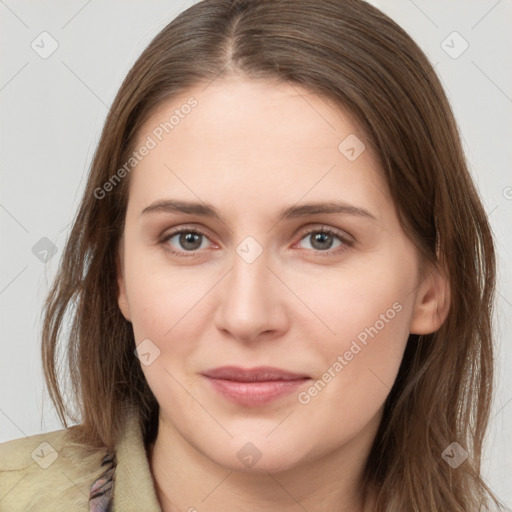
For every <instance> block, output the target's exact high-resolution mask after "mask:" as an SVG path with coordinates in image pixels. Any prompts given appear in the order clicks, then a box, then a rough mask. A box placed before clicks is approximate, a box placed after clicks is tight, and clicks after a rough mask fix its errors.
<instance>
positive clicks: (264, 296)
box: [214, 251, 291, 342]
mask: <svg viewBox="0 0 512 512" xmlns="http://www.w3.org/2000/svg"><path fill="white" fill-rule="evenodd" d="M271 266H274V267H275V265H272V262H271V261H270V258H269V257H268V254H267V253H266V251H263V252H262V254H261V255H260V256H259V257H258V258H256V259H255V260H254V261H252V262H250V260H246V259H244V258H243V257H241V256H240V255H239V254H238V253H236V254H234V257H233V258H232V267H231V269H230V270H229V272H228V273H227V275H226V276H225V278H224V279H223V280H222V282H221V283H219V284H220V286H218V287H217V290H216V294H217V296H216V297H215V299H216V304H218V306H217V308H216V311H215V317H214V318H215V325H216V327H217V328H218V329H219V330H221V331H223V332H224V334H225V335H229V336H231V337H232V338H233V339H236V340H238V341H243V342H250V341H255V340H259V339H269V338H272V339H273V338H276V337H278V336H282V334H283V333H284V332H285V331H286V329H287V328H288V322H289V319H288V315H287V314H286V307H285V302H286V300H287V299H286V294H287V293H288V295H291V294H290V292H289V290H288V289H287V288H286V286H285V285H284V284H283V282H282V281H281V280H280V279H279V278H278V277H277V274H278V272H276V270H275V269H273V268H270V267H271Z"/></svg>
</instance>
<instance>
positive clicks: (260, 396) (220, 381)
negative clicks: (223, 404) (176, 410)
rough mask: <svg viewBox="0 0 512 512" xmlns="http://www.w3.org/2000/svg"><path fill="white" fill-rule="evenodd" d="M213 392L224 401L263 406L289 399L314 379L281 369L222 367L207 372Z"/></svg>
mask: <svg viewBox="0 0 512 512" xmlns="http://www.w3.org/2000/svg"><path fill="white" fill-rule="evenodd" d="M202 375H203V376H204V377H205V378H206V379H208V381H209V383H210V385H211V388H212V389H213V390H214V391H216V392H217V393H219V394H220V395H221V396H222V397H223V398H225V399H227V400H229V401H231V402H234V403H237V404H239V405H245V406H261V405H265V404H268V403H270V402H272V401H274V400H277V399H278V398H280V397H282V396H284V395H288V394H290V393H292V392H294V391H297V389H298V388H300V387H301V386H303V385H304V384H305V383H306V382H308V381H310V380H311V378H310V377H309V376H308V375H305V374H300V373H294V372H290V371H288V370H283V369H280V368H274V367H269V366H260V367H257V368H248V369H246V368H240V367H236V366H223V367H220V368H214V369H210V370H207V371H205V372H204V373H202Z"/></svg>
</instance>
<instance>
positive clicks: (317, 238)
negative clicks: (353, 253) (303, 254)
mask: <svg viewBox="0 0 512 512" xmlns="http://www.w3.org/2000/svg"><path fill="white" fill-rule="evenodd" d="M335 239H338V241H339V243H338V245H335V246H334V248H333V244H334V243H335ZM302 240H310V242H309V244H310V246H311V248H306V249H307V250H310V251H313V252H317V253H322V255H327V256H330V255H331V254H334V253H339V252H342V251H345V250H346V249H347V248H348V247H351V246H353V245H354V242H353V241H352V240H349V239H348V238H347V237H345V236H342V235H341V234H340V233H338V232H337V231H335V230H333V229H330V228H325V227H322V228H320V229H319V228H315V229H310V230H309V231H307V232H306V233H303V237H302V239H301V241H302Z"/></svg>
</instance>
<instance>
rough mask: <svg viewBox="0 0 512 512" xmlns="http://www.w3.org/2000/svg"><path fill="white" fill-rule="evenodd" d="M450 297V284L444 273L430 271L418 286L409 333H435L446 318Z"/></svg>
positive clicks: (434, 270) (435, 270) (436, 270)
mask: <svg viewBox="0 0 512 512" xmlns="http://www.w3.org/2000/svg"><path fill="white" fill-rule="evenodd" d="M450 297H451V294H450V284H449V280H448V276H447V275H446V273H445V272H442V271H441V270H438V269H430V270H429V271H428V273H427V275H426V277H424V278H423V280H422V282H421V284H420V286H419V291H418V294H417V296H416V303H415V306H414V313H413V316H412V320H411V325H410V327H409V331H410V333H411V334H430V333H433V332H435V331H437V330H438V329H439V328H440V327H441V325H442V324H443V322H444V321H445V320H446V317H447V316H448V311H449V310H450Z"/></svg>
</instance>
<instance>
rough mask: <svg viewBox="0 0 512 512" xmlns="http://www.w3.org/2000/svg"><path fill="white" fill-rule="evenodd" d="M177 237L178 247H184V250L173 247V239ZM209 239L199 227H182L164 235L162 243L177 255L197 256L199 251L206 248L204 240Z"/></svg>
mask: <svg viewBox="0 0 512 512" xmlns="http://www.w3.org/2000/svg"><path fill="white" fill-rule="evenodd" d="M173 238H175V239H176V241H175V242H174V243H175V244H177V245H178V247H181V248H183V249H184V251H180V250H175V249H173V248H172V247H173V245H172V244H171V240H172V239H173ZM205 239H208V237H207V236H206V234H205V233H203V232H202V231H199V230H197V229H187V228H181V229H179V230H176V231H172V232H171V233H168V234H167V235H165V236H164V238H163V239H162V240H160V243H162V244H163V245H164V248H165V249H166V250H168V251H169V252H171V253H172V254H175V255H177V256H196V255H197V254H196V253H197V251H199V250H200V249H204V246H203V242H204V241H205Z"/></svg>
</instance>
